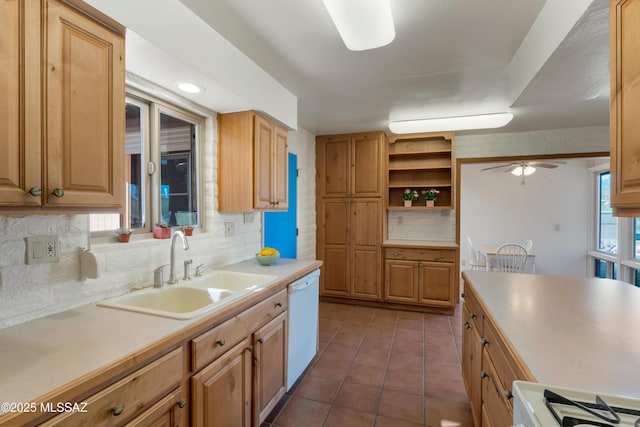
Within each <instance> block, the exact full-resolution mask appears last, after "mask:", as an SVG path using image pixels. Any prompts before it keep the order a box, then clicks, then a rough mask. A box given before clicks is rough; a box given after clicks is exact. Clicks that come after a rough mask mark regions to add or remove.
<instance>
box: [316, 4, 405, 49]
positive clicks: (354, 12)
mask: <svg viewBox="0 0 640 427" xmlns="http://www.w3.org/2000/svg"><path fill="white" fill-rule="evenodd" d="M323 1H324V6H325V7H326V8H327V10H328V11H329V15H331V19H332V20H333V23H334V25H335V26H336V28H337V29H338V33H340V37H342V41H343V42H344V44H345V46H347V48H348V49H350V50H356V51H358V50H369V49H375V48H377V47H382V46H385V45H388V44H389V43H391V42H392V41H393V39H394V38H395V37H396V30H395V27H394V26H393V16H392V15H391V5H390V4H389V0H323Z"/></svg>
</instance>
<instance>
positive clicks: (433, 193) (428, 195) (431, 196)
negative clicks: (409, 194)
mask: <svg viewBox="0 0 640 427" xmlns="http://www.w3.org/2000/svg"><path fill="white" fill-rule="evenodd" d="M438 194H440V191H439V190H436V189H435V188H431V189H429V190H422V195H423V196H424V198H425V199H427V200H433V201H434V202H435V201H436V200H438Z"/></svg>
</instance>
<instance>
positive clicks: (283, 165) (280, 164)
mask: <svg viewBox="0 0 640 427" xmlns="http://www.w3.org/2000/svg"><path fill="white" fill-rule="evenodd" d="M288 139H289V132H287V130H286V129H283V128H281V127H280V126H275V128H274V146H273V150H274V153H273V158H274V168H275V170H274V171H272V174H271V175H272V181H273V200H274V201H275V206H273V208H274V209H276V210H282V211H286V210H287V209H289V202H288V200H289V198H288V197H289V188H288V184H289V179H288V174H289V145H288Z"/></svg>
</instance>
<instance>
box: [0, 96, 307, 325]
mask: <svg viewBox="0 0 640 427" xmlns="http://www.w3.org/2000/svg"><path fill="white" fill-rule="evenodd" d="M156 95H157V93H156ZM173 101H174V102H176V99H173ZM177 103H179V102H177ZM203 111H204V110H203ZM208 114H210V117H209V119H208V120H207V124H206V128H207V129H206V135H205V140H206V141H205V144H204V148H203V150H202V151H201V153H202V154H203V155H204V167H203V168H202V170H201V173H202V174H203V181H204V188H203V190H202V191H203V193H204V196H203V206H204V208H205V218H204V224H205V230H200V232H197V234H195V235H194V236H193V237H191V238H190V240H189V245H190V250H189V251H188V252H184V251H182V250H181V249H178V250H177V252H176V254H177V256H176V260H177V261H176V263H177V265H178V266H181V265H182V261H183V260H185V259H192V260H193V263H194V265H198V264H202V263H204V264H205V265H206V266H207V267H208V268H215V267H220V266H223V265H227V264H231V263H234V262H239V261H243V260H246V259H250V258H252V257H253V256H254V254H255V253H256V252H258V250H259V248H260V246H261V242H262V214H260V213H257V214H256V215H255V219H254V221H253V222H249V223H244V216H243V215H242V214H220V213H218V212H217V210H216V209H217V199H216V197H217V178H216V177H217V140H216V138H217V132H216V121H215V114H213V113H211V112H208ZM289 138H290V150H291V151H292V152H294V153H295V154H297V155H298V168H299V170H300V177H299V182H298V193H299V201H300V202H299V214H298V223H299V229H300V236H299V238H298V258H304V259H314V258H315V140H314V138H313V136H312V135H311V134H309V133H308V132H306V131H305V130H302V129H301V130H299V131H296V132H290V133H289ZM230 221H231V222H234V224H235V234H234V236H232V237H225V236H224V223H225V222H230ZM88 229H89V228H88V216H87V215H71V216H67V215H30V216H19V217H8V216H0V328H3V327H7V326H11V325H14V324H18V323H22V322H25V321H28V320H31V319H35V318H38V317H42V316H46V315H48V314H53V313H58V312H61V311H64V310H68V309H70V308H73V307H76V306H79V305H83V304H87V303H93V302H96V301H99V300H101V299H104V298H107V297H111V296H116V295H120V294H123V293H127V292H129V291H130V290H132V289H136V288H141V287H145V286H148V285H149V284H150V283H151V282H152V281H153V269H154V268H156V267H158V266H160V265H162V264H167V263H168V262H169V248H170V240H155V239H152V238H147V239H143V240H136V239H135V237H137V236H135V237H134V238H132V242H130V243H128V244H121V243H116V242H115V238H114V241H113V243H111V242H109V243H102V244H95V243H94V244H93V245H92V250H93V251H94V252H96V253H97V256H98V267H99V272H100V277H99V278H98V279H88V280H85V281H80V280H79V275H80V265H79V256H78V251H79V248H80V247H87V245H88V236H89V233H88ZM51 234H55V235H58V236H59V237H60V243H61V252H62V257H61V260H60V262H59V263H56V264H40V265H25V263H24V258H25V249H26V248H25V240H24V238H25V237H27V236H36V235H51Z"/></svg>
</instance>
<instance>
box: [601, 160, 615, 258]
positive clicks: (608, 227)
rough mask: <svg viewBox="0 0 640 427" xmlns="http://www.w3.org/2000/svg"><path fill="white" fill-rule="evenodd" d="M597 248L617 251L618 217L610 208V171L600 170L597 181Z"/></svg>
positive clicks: (613, 252)
mask: <svg viewBox="0 0 640 427" xmlns="http://www.w3.org/2000/svg"><path fill="white" fill-rule="evenodd" d="M598 195H599V204H598V206H599V210H598V250H600V251H603V252H607V253H610V254H615V253H618V218H616V217H614V216H613V210H612V209H611V172H609V171H607V172H602V173H600V175H599V182H598Z"/></svg>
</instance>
